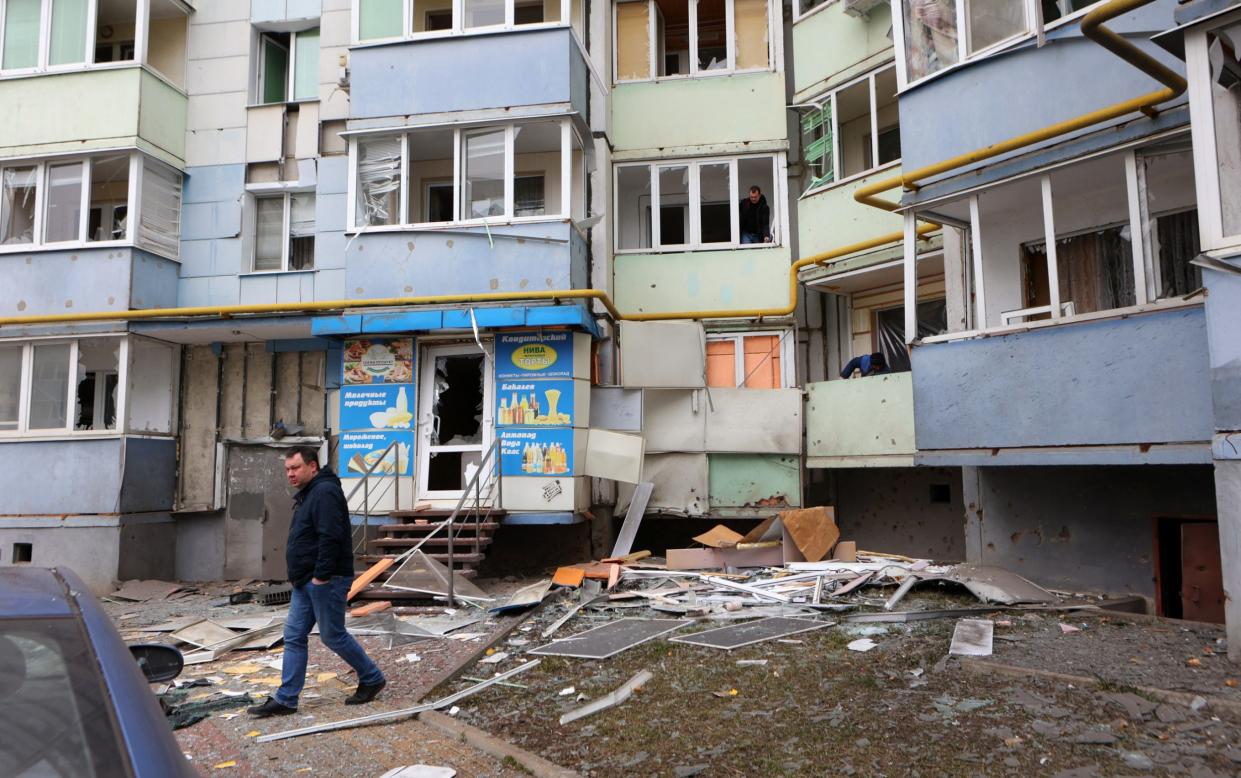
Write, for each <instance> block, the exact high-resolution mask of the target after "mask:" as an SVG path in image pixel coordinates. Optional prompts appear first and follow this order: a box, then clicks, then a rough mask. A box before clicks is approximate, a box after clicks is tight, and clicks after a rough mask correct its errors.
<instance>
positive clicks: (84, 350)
mask: <svg viewBox="0 0 1241 778" xmlns="http://www.w3.org/2000/svg"><path fill="white" fill-rule="evenodd" d="M119 358H120V341H117V340H114V339H106V340H104V339H97V338H96V339H86V340H81V341H79V342H78V372H77V380H78V386H77V413H76V415H75V421H74V425H73V427H74V429H79V430H112V429H116V387H117V368H118V364H119Z"/></svg>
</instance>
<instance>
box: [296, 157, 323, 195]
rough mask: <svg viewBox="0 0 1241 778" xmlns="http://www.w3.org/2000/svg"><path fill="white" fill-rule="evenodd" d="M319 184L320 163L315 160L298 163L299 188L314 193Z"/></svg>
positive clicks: (303, 160) (300, 160) (304, 160)
mask: <svg viewBox="0 0 1241 778" xmlns="http://www.w3.org/2000/svg"><path fill="white" fill-rule="evenodd" d="M318 182H319V163H318V161H317V160H314V159H299V160H298V161H297V188H298V189H304V190H307V191H311V192H313V191H314V190H315V187H316V186H317V185H318Z"/></svg>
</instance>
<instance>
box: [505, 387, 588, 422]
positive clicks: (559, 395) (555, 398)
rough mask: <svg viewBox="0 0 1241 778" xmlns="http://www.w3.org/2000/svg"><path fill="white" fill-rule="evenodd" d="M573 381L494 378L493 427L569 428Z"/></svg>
mask: <svg viewBox="0 0 1241 778" xmlns="http://www.w3.org/2000/svg"><path fill="white" fill-rule="evenodd" d="M573 384H574V381H573V380H572V379H570V380H567V381H560V380H557V381H496V426H497V427H572V426H573V422H574V421H575V420H574V418H573V407H574V406H573V399H574V398H573Z"/></svg>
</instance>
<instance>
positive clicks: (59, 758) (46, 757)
mask: <svg viewBox="0 0 1241 778" xmlns="http://www.w3.org/2000/svg"><path fill="white" fill-rule="evenodd" d="M129 774H130V771H129V769H128V767H127V763H126V761H125V758H124V757H123V756H122V752H121V749H120V745H119V740H118V738H117V733H116V728H115V726H114V724H113V715H112V712H111V711H110V710H109V708H108V703H107V697H106V695H105V693H104V686H103V680H102V678H101V677H100V675H99V672H98V665H97V663H96V660H95V656H94V652H93V651H91V649H90V646H89V645H88V644H87V642H86V639H85V637H84V635H83V634H82V631H81V629H80V628H79V627H78V625H77V623H76V622H75V621H74V620H73V619H66V618H49V619H4V620H0V775H3V776H8V777H11V778H61V776H64V777H65V778H69V776H73V777H74V778H78V777H79V776H97V777H98V778H111V776H125V775H129Z"/></svg>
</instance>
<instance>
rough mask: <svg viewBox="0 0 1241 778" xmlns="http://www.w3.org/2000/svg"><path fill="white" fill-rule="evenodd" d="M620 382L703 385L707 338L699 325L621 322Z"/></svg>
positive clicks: (667, 385)
mask: <svg viewBox="0 0 1241 778" xmlns="http://www.w3.org/2000/svg"><path fill="white" fill-rule="evenodd" d="M619 335H620V355H621V383H622V384H623V385H625V386H630V387H635V386H642V387H654V388H674V387H686V388H690V387H699V386H706V384H707V380H706V376H707V336H706V332H705V331H704V330H703V328H702V324H701V323H700V322H696V321H694V322H671V321H644V322H630V321H623V322H620V326H619Z"/></svg>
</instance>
